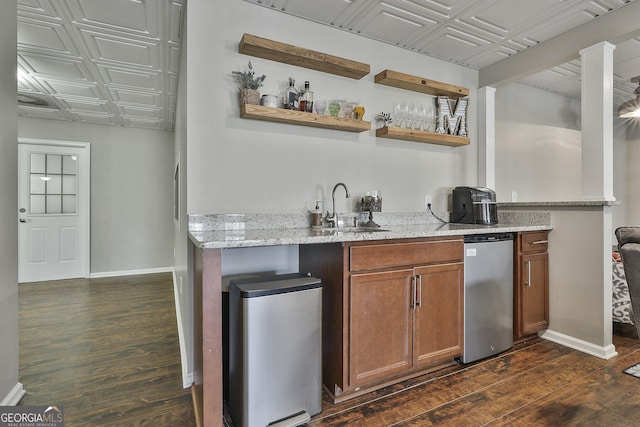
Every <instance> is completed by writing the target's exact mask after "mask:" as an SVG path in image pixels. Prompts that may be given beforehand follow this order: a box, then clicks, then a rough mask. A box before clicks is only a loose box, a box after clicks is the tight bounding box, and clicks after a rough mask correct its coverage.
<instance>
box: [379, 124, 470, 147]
mask: <svg viewBox="0 0 640 427" xmlns="http://www.w3.org/2000/svg"><path fill="white" fill-rule="evenodd" d="M376 136H377V137H380V138H391V139H403V140H405V141H415V142H428V143H430V144H439V145H446V146H448V147H461V146H463V145H469V142H470V140H469V138H468V137H466V136H458V135H449V134H445V133H434V132H426V131H423V130H415V129H405V128H399V127H396V126H385V127H383V128H380V129H376Z"/></svg>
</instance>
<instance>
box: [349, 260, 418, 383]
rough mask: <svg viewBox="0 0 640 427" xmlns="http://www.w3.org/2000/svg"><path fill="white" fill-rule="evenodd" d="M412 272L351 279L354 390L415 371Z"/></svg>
mask: <svg viewBox="0 0 640 427" xmlns="http://www.w3.org/2000/svg"><path fill="white" fill-rule="evenodd" d="M412 273H413V272H412V270H400V271H393V272H384V273H371V274H354V275H352V276H351V280H350V284H349V299H350V309H351V310H350V313H349V343H350V348H349V380H350V381H349V383H350V386H351V387H357V386H359V385H361V384H365V383H369V382H372V381H376V380H379V379H383V378H385V377H388V376H390V375H394V374H397V373H401V372H404V371H406V370H408V369H410V368H411V362H412V360H411V352H412V345H411V324H412V317H413V310H412V309H411V305H412V297H413V292H412V291H413V280H412V277H413V274H412Z"/></svg>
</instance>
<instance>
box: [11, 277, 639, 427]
mask: <svg viewBox="0 0 640 427" xmlns="http://www.w3.org/2000/svg"><path fill="white" fill-rule="evenodd" d="M616 334H617V335H616V336H614V344H615V346H616V349H617V351H618V353H619V355H618V356H616V357H614V358H612V359H610V360H601V359H598V358H596V357H593V356H589V355H586V354H584V353H581V352H578V351H575V350H572V349H569V348H567V347H563V346H561V345H558V344H554V343H552V342H549V341H545V340H542V339H540V338H536V339H533V340H531V341H529V342H526V343H522V344H519V345H517V346H516V347H514V349H513V350H511V351H509V352H505V353H503V354H501V355H499V356H498V357H495V358H492V359H488V360H485V361H481V362H478V363H475V364H471V365H468V366H451V367H448V368H445V369H442V370H440V371H436V372H432V373H430V374H426V375H423V376H420V377H417V378H414V379H412V380H408V381H405V382H403V383H401V384H396V385H393V386H390V387H387V388H385V389H383V390H379V391H377V392H374V393H369V394H366V395H364V396H360V397H358V398H355V399H352V400H349V401H347V402H344V403H341V404H338V405H333V404H331V403H329V402H328V401H325V402H324V405H323V406H324V407H323V412H322V413H321V414H319V415H317V416H315V417H314V418H313V419H312V421H311V422H310V423H309V426H311V427H321V426H367V427H374V426H410V425H411V426H430V425H438V426H483V425H491V426H503V425H505V426H506V425H508V426H572V425H584V426H607V427H609V426H637V425H640V378H634V377H632V376H630V375H627V374H624V373H623V372H622V370H623V369H624V368H626V367H628V366H630V365H633V364H635V363H638V362H640V341H639V340H638V339H637V336H635V332H634V330H633V329H628V328H627V329H624V328H623V329H617V330H616ZM20 381H22V383H23V384H24V386H25V389H26V390H27V394H26V395H25V397H24V398H23V399H22V401H21V404H22V405H62V406H64V411H65V420H66V424H65V425H67V426H69V427H73V426H83V427H84V426H135V425H149V426H160V427H163V426H179V427H183V426H184V427H188V426H193V425H194V424H195V421H194V413H193V407H192V402H191V395H190V391H189V390H188V389H183V388H182V379H181V367H180V355H179V350H178V335H177V329H176V318H175V309H174V301H173V288H172V283H171V275H169V274H156V275H145V276H129V277H120V278H110V279H92V280H65V281H56V282H43V283H33V284H22V285H20Z"/></svg>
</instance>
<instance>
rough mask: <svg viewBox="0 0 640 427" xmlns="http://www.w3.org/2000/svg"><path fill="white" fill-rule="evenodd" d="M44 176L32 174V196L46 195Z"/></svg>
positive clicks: (30, 191)
mask: <svg viewBox="0 0 640 427" xmlns="http://www.w3.org/2000/svg"><path fill="white" fill-rule="evenodd" d="M42 178H44V175H40V174H35V173H34V174H31V186H30V190H29V193H31V194H44V192H45V185H46V184H45V181H44V180H43V179H42Z"/></svg>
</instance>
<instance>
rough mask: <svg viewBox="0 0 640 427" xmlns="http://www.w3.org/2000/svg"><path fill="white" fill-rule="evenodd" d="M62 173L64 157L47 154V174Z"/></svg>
mask: <svg viewBox="0 0 640 427" xmlns="http://www.w3.org/2000/svg"><path fill="white" fill-rule="evenodd" d="M61 173H62V156H60V155H58V154H47V174H48V175H51V174H58V175H59V174H61Z"/></svg>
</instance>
